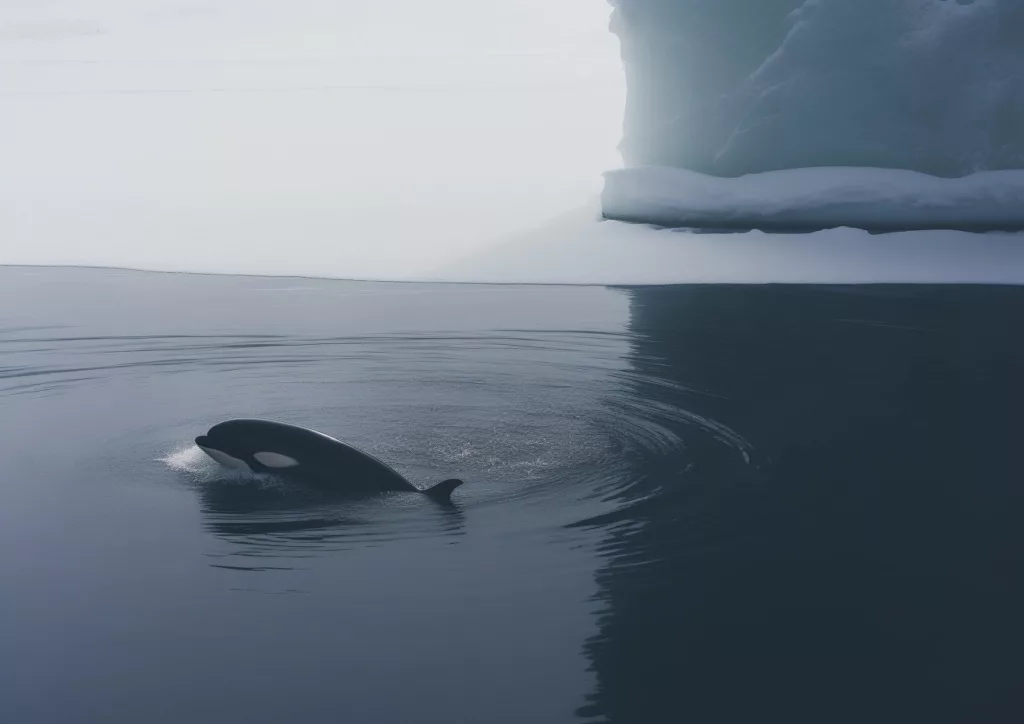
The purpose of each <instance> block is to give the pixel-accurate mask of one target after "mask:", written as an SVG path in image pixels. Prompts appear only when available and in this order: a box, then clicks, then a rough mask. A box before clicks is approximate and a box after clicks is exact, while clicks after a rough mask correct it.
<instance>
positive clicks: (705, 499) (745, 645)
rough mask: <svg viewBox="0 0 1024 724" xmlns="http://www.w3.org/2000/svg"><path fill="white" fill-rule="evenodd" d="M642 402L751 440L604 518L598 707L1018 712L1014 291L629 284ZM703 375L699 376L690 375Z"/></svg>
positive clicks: (728, 713)
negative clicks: (741, 457)
mask: <svg viewBox="0 0 1024 724" xmlns="http://www.w3.org/2000/svg"><path fill="white" fill-rule="evenodd" d="M630 297H631V316H632V319H631V323H630V328H631V331H632V339H633V340H634V347H633V352H632V354H631V362H632V365H633V366H634V369H635V371H636V373H637V374H638V376H639V377H640V378H645V377H647V376H651V377H653V376H658V377H661V378H663V379H664V380H665V381H666V382H674V383H676V386H675V387H672V386H670V385H661V386H659V388H658V389H657V391H654V390H651V389H650V387H649V386H646V385H645V384H642V383H641V384H638V385H637V386H636V388H635V390H634V392H635V396H636V399H637V400H643V399H644V398H645V397H646V398H653V399H656V400H657V401H658V402H659V403H661V404H669V405H672V406H678V407H680V408H684V409H688V410H691V411H695V412H699V413H700V414H703V415H707V416H708V417H710V418H712V419H715V420H718V421H719V422H720V423H721V424H723V425H728V426H729V428H731V429H733V430H735V431H736V432H737V433H738V434H741V435H743V436H744V438H745V439H746V440H747V441H748V442H749V445H750V447H751V449H752V464H750V465H744V464H741V463H740V462H739V461H738V460H737V459H736V456H735V455H731V454H729V450H727V449H725V448H722V447H719V446H715V445H714V444H711V443H709V442H708V441H706V440H701V441H698V444H697V445H696V446H692V445H691V446H690V448H689V450H688V455H687V457H688V458H689V460H688V464H687V467H686V468H685V469H683V470H681V471H680V470H679V469H678V467H679V466H673V465H672V463H671V460H672V457H673V456H672V455H668V456H665V455H658V456H646V457H641V458H636V459H634V460H633V461H632V465H633V469H632V471H631V475H632V476H633V477H635V478H636V479H638V480H648V481H652V482H650V483H648V484H649V485H655V484H656V483H655V482H653V481H665V480H673V481H675V482H676V484H674V485H662V486H661V488H660V494H659V495H658V496H656V497H654V498H649V499H647V500H644V501H643V502H642V503H640V504H639V505H634V506H631V507H628V508H621V509H619V510H616V511H614V512H612V513H610V514H608V515H606V516H604V517H602V518H600V519H598V520H595V521H593V522H592V523H591V524H592V525H593V526H595V527H596V528H598V529H600V530H602V531H603V534H604V543H603V544H602V545H601V547H600V553H601V555H602V557H603V558H604V559H605V562H604V563H603V564H602V566H601V569H600V571H599V573H598V575H597V579H598V582H599V585H600V593H599V594H598V598H599V600H600V601H601V602H602V604H603V610H602V614H601V623H600V631H599V633H598V634H597V635H595V636H594V637H592V638H591V640H590V641H589V642H588V644H587V645H586V653H587V656H588V657H589V658H590V659H591V660H592V661H593V665H594V668H595V670H596V672H597V675H598V685H597V688H596V691H595V692H594V693H593V694H592V695H591V696H590V697H588V703H587V704H586V705H585V706H584V707H583V708H581V710H580V712H579V713H580V715H581V716H583V717H584V718H588V719H589V718H594V719H597V720H601V721H606V720H607V721H615V722H620V721H621V722H628V721H674V720H689V721H700V722H718V721H721V722H737V721H761V720H764V719H765V718H769V719H771V720H773V721H774V720H779V721H807V722H812V721H816V722H864V721H886V722H889V721H892V722H898V721H932V722H934V721H956V722H970V721H986V722H996V721H999V722H1002V721H1007V722H1009V721H1015V720H1016V719H1017V717H1018V716H1019V714H1020V713H1021V711H1024V709H1022V707H1021V705H1022V703H1024V698H1022V695H1024V689H1022V682H1024V666H1022V665H1021V659H1020V655H1019V652H1020V647H1021V644H1024V638H1022V636H1021V626H1020V625H1019V623H1018V621H1019V614H1020V605H1021V603H1024V587H1022V583H1024V577H1022V576H1021V575H1020V560H1021V554H1022V552H1024V533H1022V531H1024V528H1022V527H1021V525H1020V519H1021V518H1020V517H1021V514H1022V513H1024V486H1022V485H1021V481H1022V477H1021V475H1020V464H1019V460H1018V459H1017V458H1018V456H1017V454H1016V449H1017V447H1018V444H1017V442H1016V438H1017V437H1018V436H1019V433H1020V430H1021V426H1020V424H1019V420H1018V418H1019V404H1020V401H1021V400H1024V375H1022V374H1021V373H1022V371H1024V343H1022V342H1021V340H1020V337H1019V335H1017V334H1016V332H1015V331H1014V330H1016V329H1017V328H1019V327H1020V324H1021V322H1024V293H1022V291H1021V290H1018V289H998V288H989V289H982V288H929V289H925V288H909V289H908V288H829V289H812V288H770V287H769V288H764V287H748V288H722V287H718V288H695V289H679V288H676V289H672V288H660V289H659V288H651V289H636V290H633V291H631V292H630ZM690 390H694V391H697V390H699V391H700V392H701V394H697V393H695V392H691V391H690Z"/></svg>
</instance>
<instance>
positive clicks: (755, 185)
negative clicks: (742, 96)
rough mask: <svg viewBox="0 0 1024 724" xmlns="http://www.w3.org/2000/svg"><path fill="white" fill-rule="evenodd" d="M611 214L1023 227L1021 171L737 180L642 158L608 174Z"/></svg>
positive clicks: (751, 224)
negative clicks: (644, 163) (953, 175)
mask: <svg viewBox="0 0 1024 724" xmlns="http://www.w3.org/2000/svg"><path fill="white" fill-rule="evenodd" d="M601 201H602V211H603V214H604V217H605V218H607V219H614V220H618V221H632V222H640V223H645V224H654V225H658V226H664V227H673V228H683V227H686V228H703V229H742V230H747V229H760V230H763V231H815V230H819V229H833V228H837V227H853V228H858V229H865V230H868V231H879V232H881V231H908V230H931V229H956V230H962V231H976V232H977V231H1011V230H1020V229H1024V170H1008V171H984V172H979V173H975V174H973V175H970V176H965V177H961V178H939V177H936V176H929V175H927V174H923V173H918V172H916V171H905V170H898V169H882V168H802V169H789V170H784V171H768V172H765V173H757V174H749V175H747V176H740V177H738V178H720V177H716V176H707V175H704V174H700V173H695V172H693V171H687V170H684V169H680V168H668V167H659V166H642V167H634V168H626V169H619V170H614V171H609V172H607V173H606V174H605V187H604V192H603V194H602V199H601Z"/></svg>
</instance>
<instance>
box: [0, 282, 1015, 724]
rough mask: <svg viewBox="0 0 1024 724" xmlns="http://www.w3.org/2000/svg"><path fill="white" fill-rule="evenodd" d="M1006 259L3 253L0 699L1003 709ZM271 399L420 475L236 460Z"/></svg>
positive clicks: (305, 717) (814, 714)
mask: <svg viewBox="0 0 1024 724" xmlns="http://www.w3.org/2000/svg"><path fill="white" fill-rule="evenodd" d="M1022 330H1024V288H1014V287H957V286H946V287H897V286H873V287H810V286H808V287H790V286H756V287H755V286H749V287H742V286H677V287H647V288H601V287H544V286H477V285H420V284H383V283H380V284H378V283H357V282H339V281H318V280H303V279H277V278H254V277H217V276H197V275H186V274H149V273H139V272H128V271H110V270H87V269H59V268H52V269H46V268H16V267H7V268H0V581H2V583H0V585H2V589H0V721H3V722H11V723H12V724H14V723H15V722H17V723H19V724H21V723H36V722H39V723H46V724H63V723H65V722H66V723H68V724H72V723H74V724H78V723H90V724H91V723H93V722H96V723H114V724H120V723H122V722H123V723H125V724H142V723H152V724H163V723H165V722H166V723H168V724H171V723H174V724H177V723H180V722H189V723H190V724H205V723H206V722H210V723H211V724H214V723H216V724H220V723H231V722H240V723H242V722H244V723H246V724H261V723H263V722H267V723H270V722H315V723H319V722H352V723H353V724H361V723H376V722H396V723H403V724H406V723H408V724H414V723H420V722H430V723H432V722H438V723H442V722H445V723H456V724H458V723H462V722H466V723H477V722H479V723H481V724H482V723H485V722H494V723H502V724H503V723H505V722H508V723H510V724H511V723H515V724H525V723H527V722H537V723H545V722H616V723H619V722H621V723H623V724H645V723H647V722H651V723H652V724H660V723H662V722H676V721H678V722H684V721H685V722H695V723H698V724H703V723H704V722H787V723H791V722H816V723H821V724H828V723H831V722H850V723H851V724H852V723H854V722H857V723H859V724H860V723H864V722H901V723H903V722H936V721H943V722H945V721H950V722H965V723H966V722H972V723H984V722H1004V721H1005V722H1019V721H1022V720H1024V705H1022V702H1024V663H1022V662H1024V658H1022V657H1024V653H1022V652H1024V635H1022V630H1024V627H1022V624H1021V618H1022V616H1024V522H1022V521H1024V462H1022V455H1021V449H1022V447H1024V424H1022V422H1021V411H1022V409H1024V334H1022ZM231 417H267V418H271V419H276V420H281V421H284V422H291V423H296V424H300V425H305V426H310V427H313V428H316V429H319V430H322V431H324V432H326V433H328V434H331V435H333V436H335V437H338V438H340V439H342V440H344V441H346V442H349V443H352V444H354V445H357V446H359V447H362V448H364V449H366V450H368V451H370V452H372V453H373V454H375V455H377V456H378V457H380V458H382V459H384V460H385V461H387V462H389V463H390V464H392V465H393V466H394V467H396V468H397V469H398V470H399V471H400V472H402V473H404V474H406V476H407V477H409V478H410V479H411V480H412V481H413V482H416V483H418V484H420V485H426V484H428V483H431V482H435V481H437V480H440V479H442V478H446V477H460V478H463V479H464V480H466V485H464V486H463V487H461V488H459V489H458V490H457V491H456V492H455V495H454V496H453V499H454V501H455V503H456V505H455V507H454V509H446V508H442V507H439V506H437V505H435V504H433V503H432V502H431V501H430V500H429V499H426V498H425V497H423V496H418V495H415V494H401V493H397V494H390V495H382V496H375V497H371V498H368V499H365V500H358V501H353V500H351V499H347V498H337V497H335V496H332V495H330V494H329V493H328V492H326V491H323V490H317V489H311V488H305V487H303V486H301V485H299V484H297V483H292V482H284V481H281V480H277V479H274V478H272V477H251V476H250V477H247V476H241V475H238V474H234V475H229V474H227V473H225V472H224V471H222V470H221V469H219V468H217V467H216V466H215V465H213V464H212V463H211V462H208V461H207V460H206V459H205V456H203V454H202V453H201V452H199V451H198V450H196V449H195V448H194V447H193V446H192V445H191V440H192V438H193V437H194V436H195V435H197V434H200V433H202V432H205V430H206V429H207V428H208V427H210V426H211V425H212V424H213V423H215V422H218V421H220V420H223V419H227V418H231Z"/></svg>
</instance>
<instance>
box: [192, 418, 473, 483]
mask: <svg viewBox="0 0 1024 724" xmlns="http://www.w3.org/2000/svg"><path fill="white" fill-rule="evenodd" d="M195 442H196V445H198V446H200V447H201V448H208V449H209V448H212V449H213V450H218V451H220V452H222V453H226V454H227V455H230V456H231V457H233V458H235V459H237V460H240V461H242V462H244V463H245V464H246V465H248V466H249V468H250V469H251V470H253V471H254V472H272V473H275V474H281V475H287V476H297V477H301V478H305V479H309V480H315V481H317V482H321V483H326V484H330V485H331V486H332V487H338V488H339V489H344V490H347V491H351V492H359V493H369V492H376V491H384V490H407V491H414V492H418V493H425V494H426V495H429V496H430V497H431V498H434V499H436V500H440V501H448V500H449V499H450V497H451V494H452V491H453V490H455V488H457V487H458V486H459V485H461V484H462V481H461V480H455V479H449V480H445V481H442V482H440V483H438V484H437V485H434V486H433V487H430V488H427V489H420V488H417V487H416V486H415V485H413V484H412V483H410V482H409V481H408V480H406V479H405V478H404V477H403V476H402V475H401V474H399V473H398V472H397V471H396V470H395V469H394V468H392V467H391V466H390V465H388V464H387V463H385V462H383V461H381V460H379V459H377V458H375V457H374V456H373V455H370V454H369V453H366V452H363V451H362V450H359V449H357V448H354V447H352V446H351V445H346V444H345V443H343V442H341V441H340V440H336V439H334V438H333V437H330V436H329V435H325V434H324V433H322V432H317V431H316V430H310V429H308V428H305V427H299V426H297V425H289V424H287V423H283V422H273V421H271V420H253V419H239V420H228V421H226V422H221V423H218V424H216V425H214V426H213V427H211V428H210V430H209V432H207V433H206V434H205V435H200V436H199V437H197V438H196V439H195ZM258 453H274V454H275V455H284V456H286V457H288V458H291V459H292V460H295V461H296V462H297V463H298V464H297V465H295V466H293V467H285V468H277V467H268V466H267V465H264V464H263V463H261V462H260V461H259V460H258V459H257V458H256V457H255V456H256V455H257V454H258Z"/></svg>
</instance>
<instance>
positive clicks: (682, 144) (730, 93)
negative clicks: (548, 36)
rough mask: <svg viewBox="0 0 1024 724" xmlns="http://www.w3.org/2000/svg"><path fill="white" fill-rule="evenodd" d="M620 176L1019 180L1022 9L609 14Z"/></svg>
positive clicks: (667, 5) (772, 2) (646, 6)
mask: <svg viewBox="0 0 1024 724" xmlns="http://www.w3.org/2000/svg"><path fill="white" fill-rule="evenodd" d="M612 4H613V5H614V6H615V11H614V13H613V15H612V30H613V31H614V32H615V33H616V34H617V35H618V36H619V38H620V40H621V43H622V54H623V59H624V63H625V68H626V78H627V86H628V100H627V108H626V118H625V135H624V138H623V141H622V146H621V150H622V152H623V156H624V158H625V161H626V164H627V165H629V166H640V165H654V166H675V167H679V168H685V169H689V170H692V171H697V172H700V173H704V174H711V175H716V176H739V175H743V174H747V173H756V172H761V171H773V170H779V169H787V168H800V167H809V166H872V167H881V168H896V169H909V170H915V171H920V172H924V173H928V174H933V175H937V176H946V177H958V176H964V175H967V174H970V173H973V172H976V171H983V170H999V169H1019V168H1024V0H612Z"/></svg>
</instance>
